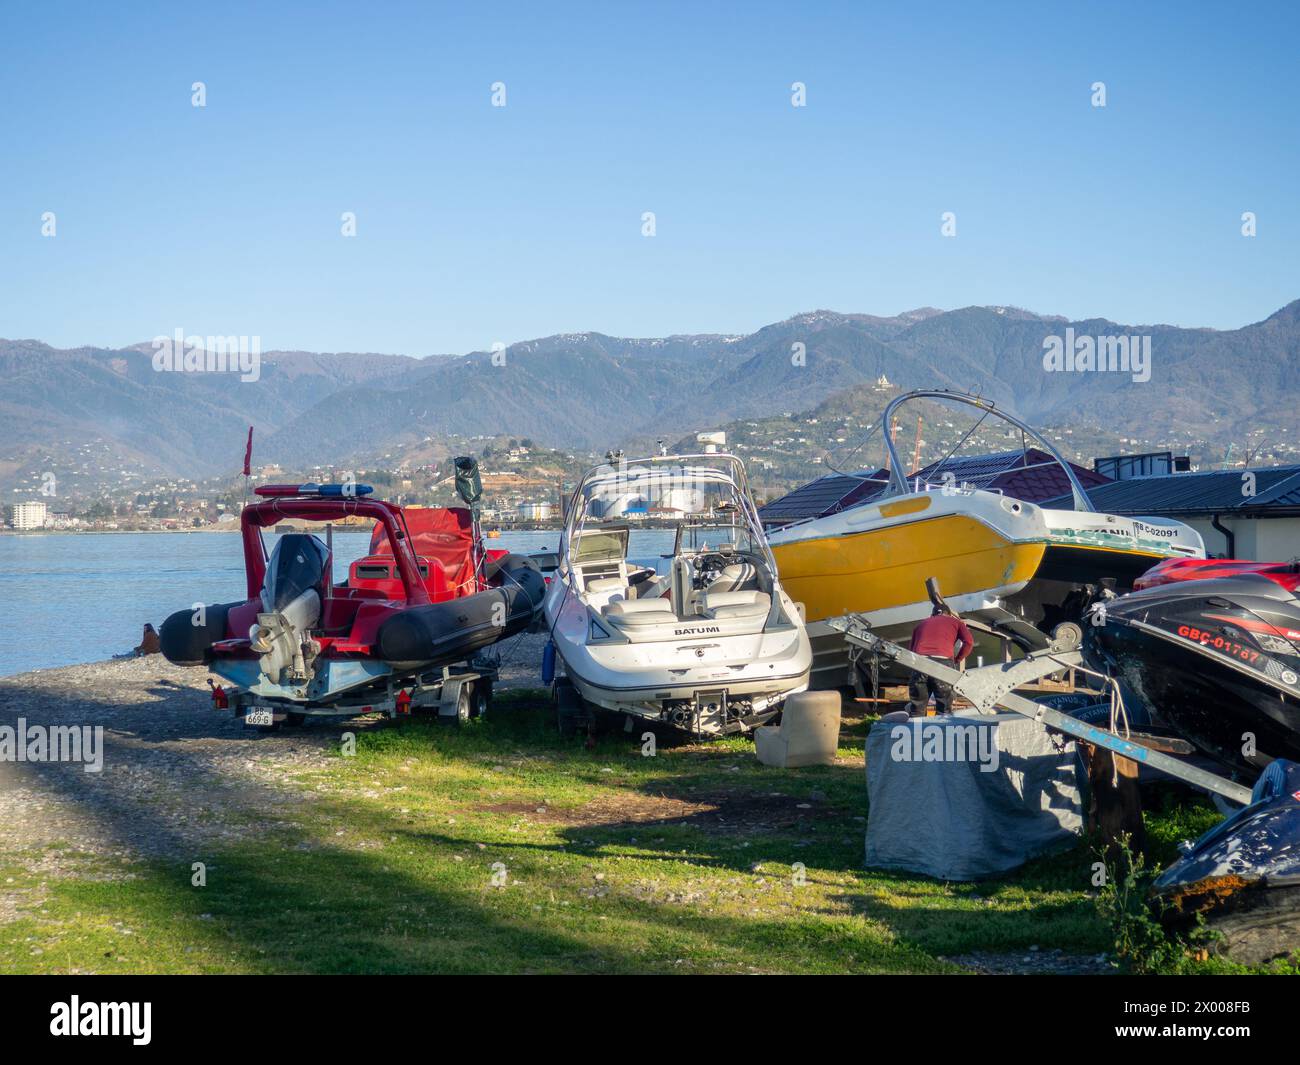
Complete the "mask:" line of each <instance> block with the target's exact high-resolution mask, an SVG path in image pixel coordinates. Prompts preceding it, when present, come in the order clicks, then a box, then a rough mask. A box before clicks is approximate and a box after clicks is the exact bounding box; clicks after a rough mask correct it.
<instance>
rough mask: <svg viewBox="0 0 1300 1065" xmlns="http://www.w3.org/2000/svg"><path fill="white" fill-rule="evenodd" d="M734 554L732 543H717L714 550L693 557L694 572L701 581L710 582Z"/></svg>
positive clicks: (734, 549)
mask: <svg viewBox="0 0 1300 1065" xmlns="http://www.w3.org/2000/svg"><path fill="white" fill-rule="evenodd" d="M735 556H736V547H735V545H734V544H719V545H718V548H717V550H716V551H707V552H704V553H702V554H699V555H696V556H695V558H694V560H693V561H694V565H695V573H696V576H697V577H699V578H700V581H701V583H703V584H706V585H707V584H711V583H712V582H713V581H715V580H716V579H717V577H718V574H719V573H721V572H722V571H723V570H724V569H726V568H727V566H729V565H730V564H731V560H732V559H733V558H735Z"/></svg>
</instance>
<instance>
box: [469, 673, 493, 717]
mask: <svg viewBox="0 0 1300 1065" xmlns="http://www.w3.org/2000/svg"><path fill="white" fill-rule="evenodd" d="M491 708H492V682H491V681H490V680H488V679H487V678H486V677H485V678H483V679H482V680H476V681H475V682H474V694H473V696H472V698H471V700H470V716H471V717H487V715H488V711H489V710H490V709H491Z"/></svg>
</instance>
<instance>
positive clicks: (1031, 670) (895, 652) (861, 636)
mask: <svg viewBox="0 0 1300 1065" xmlns="http://www.w3.org/2000/svg"><path fill="white" fill-rule="evenodd" d="M827 624H828V625H830V627H831V628H833V629H837V630H839V631H840V632H842V633H844V638H845V639H846V640H847V641H848V642H849V644H850V646H851V648H853V649H855V650H856V651H857V652H858V653H859V654H861V653H862V652H864V651H865V652H869V653H871V654H872V655H878V656H879V657H881V658H888V659H891V660H892V661H894V662H897V663H898V664H899V665H900V666H903V667H905V668H908V669H912V670H915V671H916V672H918V673H923V674H925V675H926V676H928V677H933V678H935V679H936V680H941V681H943V682H944V683H946V684H950V685H952V690H953V691H954V692H955V693H956V694H957V695H960V696H962V698H964V699H966V700H968V701H969V702H970V703H971V704H972V705H973V706H974V707H975V709H976V710H978V711H979V712H980V713H983V714H991V713H996V712H997V710H998V709H999V708H1001V709H1004V710H1010V711H1012V712H1013V713H1017V714H1023V715H1024V716H1025V717H1028V718H1031V719H1032V720H1034V721H1037V722H1038V723H1039V724H1041V725H1042V726H1043V727H1044V728H1050V729H1056V730H1057V731H1058V732H1064V733H1065V734H1066V735H1069V736H1073V737H1074V738H1075V739H1076V740H1080V741H1082V742H1084V743H1091V744H1093V745H1094V746H1096V747H1101V748H1104V749H1106V750H1108V751H1110V752H1111V753H1112V754H1115V755H1118V756H1120V757H1121V758H1128V759H1130V760H1131V761H1133V762H1137V763H1140V764H1141V765H1145V766H1150V767H1151V768H1152V769H1158V770H1160V771H1161V772H1162V773H1166V774H1168V775H1169V776H1171V777H1174V778H1176V779H1178V780H1182V781H1185V782H1186V783H1188V784H1190V785H1192V786H1193V787H1197V788H1202V789H1205V790H1206V791H1210V792H1213V793H1216V794H1218V795H1222V796H1223V797H1224V798H1226V799H1228V800H1229V801H1231V802H1234V803H1239V804H1241V805H1243V806H1245V805H1249V803H1250V801H1251V790H1250V789H1249V788H1246V787H1243V786H1242V785H1240V784H1237V783H1234V782H1233V781H1231V780H1228V779H1227V778H1225V777H1221V776H1219V775H1217V774H1215V773H1211V772H1209V771H1208V770H1205V769H1201V768H1199V767H1197V766H1194V765H1189V764H1188V763H1187V762H1184V761H1182V760H1181V759H1179V758H1176V757H1174V756H1173V755H1171V754H1166V753H1164V752H1163V751H1160V750H1156V749H1154V748H1153V747H1152V746H1149V745H1147V744H1144V743H1142V742H1139V740H1141V739H1148V741H1149V742H1150V740H1152V739H1154V738H1148V737H1141V736H1132V735H1130V736H1121V735H1119V734H1118V733H1116V732H1112V731H1111V730H1110V729H1102V728H1098V727H1096V726H1095V725H1090V724H1088V723H1087V722H1086V721H1081V720H1079V719H1078V718H1075V717H1071V716H1070V715H1069V714H1066V713H1062V712H1061V711H1060V710H1055V709H1053V708H1052V707H1050V706H1045V705H1044V704H1042V703H1036V702H1034V701H1033V700H1032V699H1026V698H1025V697H1024V696H1023V695H1017V694H1016V693H1015V689H1016V688H1018V687H1020V686H1021V685H1023V684H1029V683H1032V682H1033V681H1036V680H1041V679H1042V678H1043V677H1047V676H1050V675H1051V674H1053V673H1059V672H1061V671H1062V670H1064V669H1070V668H1073V667H1082V666H1083V664H1084V663H1083V652H1082V650H1081V647H1082V645H1083V633H1082V631H1081V630H1080V629H1079V627H1078V626H1077V625H1074V624H1069V623H1067V624H1064V625H1061V626H1059V627H1058V628H1057V630H1056V631H1055V632H1054V633H1053V636H1052V640H1051V643H1050V644H1049V645H1048V646H1047V647H1046V648H1045V649H1043V650H1040V651H1033V652H1030V653H1029V654H1027V655H1026V656H1025V657H1024V658H1018V659H1015V660H1013V661H1009V662H1001V663H995V664H993V665H988V666H979V667H977V668H975V669H967V670H959V669H954V668H952V667H951V666H949V665H946V664H944V663H943V662H938V661H935V660H934V659H933V658H927V657H926V656H924V655H918V654H914V653H913V652H912V651H909V650H907V649H906V648H905V647H900V646H899V645H898V644H895V643H890V642H889V641H888V640H884V639H881V638H880V637H879V636H877V635H876V634H875V633H873V632H872V631H871V628H870V626H869V625H868V624H867V622H866V621H865V619H864V618H863V617H862V615H860V614H846V615H844V616H843V617H838V618H831V619H830V620H829V621H828V622H827Z"/></svg>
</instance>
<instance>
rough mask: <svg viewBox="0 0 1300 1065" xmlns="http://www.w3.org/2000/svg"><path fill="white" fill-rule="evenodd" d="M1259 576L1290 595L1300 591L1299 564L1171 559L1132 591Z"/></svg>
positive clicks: (1152, 569) (1136, 583) (1136, 582)
mask: <svg viewBox="0 0 1300 1065" xmlns="http://www.w3.org/2000/svg"><path fill="white" fill-rule="evenodd" d="M1242 573H1258V574H1259V575H1260V576H1261V577H1267V578H1268V579H1269V580H1271V581H1272V582H1273V583H1275V584H1279V585H1281V586H1282V587H1283V588H1285V589H1286V590H1287V591H1289V592H1294V591H1296V590H1297V588H1300V560H1297V559H1292V560H1291V561H1290V562H1249V561H1246V560H1244V559H1232V558H1228V559H1224V558H1170V559H1166V560H1165V561H1164V562H1161V563H1160V564H1159V565H1156V566H1152V567H1151V568H1150V569H1149V570H1147V571H1146V572H1145V573H1144V574H1142V576H1141V577H1139V578H1138V579H1137V580H1136V581H1134V582H1133V590H1134V591H1138V592H1140V591H1141V590H1142V589H1144V588H1158V587H1160V585H1162V584H1173V583H1174V582H1176V581H1203V580H1209V579H1211V578H1216V577H1236V576H1238V575H1239V574H1242Z"/></svg>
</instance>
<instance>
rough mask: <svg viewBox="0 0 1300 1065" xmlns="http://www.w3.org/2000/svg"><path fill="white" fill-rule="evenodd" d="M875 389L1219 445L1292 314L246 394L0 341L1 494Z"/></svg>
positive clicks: (301, 363) (1293, 342)
mask: <svg viewBox="0 0 1300 1065" xmlns="http://www.w3.org/2000/svg"><path fill="white" fill-rule="evenodd" d="M1067 329H1072V330H1073V331H1074V335H1076V336H1093V337H1096V336H1115V335H1126V336H1149V337H1150V338H1151V351H1152V358H1151V377H1150V380H1149V381H1146V382H1140V381H1134V380H1133V379H1132V375H1130V374H1126V373H1113V372H1112V373H1099V372H1088V373H1080V372H1074V373H1070V372H1057V373H1053V372H1047V371H1045V370H1044V363H1043V353H1044V340H1045V339H1046V338H1048V337H1051V336H1058V337H1060V336H1065V335H1066V333H1065V331H1066V330H1067ZM881 375H884V376H886V377H887V378H888V379H889V380H890V381H891V382H893V383H894V384H897V385H899V386H901V387H904V388H912V387H932V388H933V387H939V388H954V389H960V390H962V391H974V392H978V393H980V394H982V395H984V396H986V397H989V398H991V399H994V400H995V401H997V402H998V403H999V404H1000V405H1002V406H1005V407H1006V408H1008V409H1010V410H1011V411H1013V412H1015V413H1017V414H1019V415H1020V416H1021V417H1023V418H1025V419H1026V420H1028V421H1030V422H1032V423H1036V424H1040V425H1064V424H1070V423H1072V422H1073V423H1076V424H1093V425H1106V426H1108V427H1111V428H1113V429H1114V430H1115V431H1117V432H1123V431H1126V430H1128V431H1134V432H1136V431H1137V430H1139V429H1140V430H1141V431H1142V433H1143V435H1144V438H1145V437H1150V436H1157V437H1163V438H1168V439H1173V440H1186V441H1196V440H1203V441H1208V442H1211V443H1218V444H1223V443H1226V442H1227V441H1229V440H1233V439H1240V438H1242V437H1244V435H1245V434H1246V433H1247V432H1250V431H1260V430H1262V431H1265V432H1266V433H1274V434H1286V433H1288V432H1292V433H1293V432H1294V430H1295V425H1296V416H1295V411H1296V407H1297V401H1298V400H1300V300H1297V301H1295V302H1293V303H1290V304H1288V305H1287V306H1286V307H1283V308H1282V309H1281V310H1279V311H1277V312H1276V313H1275V314H1273V315H1271V316H1270V317H1268V318H1267V319H1265V320H1264V321H1261V322H1256V323H1254V324H1251V325H1247V326H1244V327H1242V328H1240V329H1233V330H1213V329H1198V328H1183V327H1177V326H1168V325H1124V324H1119V323H1115V322H1110V321H1108V320H1105V319H1088V320H1083V321H1069V320H1067V319H1065V318H1062V317H1060V316H1052V315H1039V314H1034V313H1031V312H1029V311H1025V310H1021V309H1018V308H1012V307H966V308H962V309H960V310H953V311H939V310H935V309H934V308H922V309H919V310H916V311H911V312H908V313H906V314H901V315H896V316H893V317H876V316H872V315H866V314H840V313H835V312H831V311H814V312H810V313H806V314H798V315H795V316H794V317H792V318H788V319H786V320H785V321H782V322H777V323H774V324H772V325H768V326H765V327H763V328H762V329H759V330H758V331H757V332H755V333H752V334H749V335H745V336H736V335H721V334H701V335H688V336H670V337H665V338H662V339H623V338H618V337H610V336H605V335H602V334H599V333H573V334H562V335H558V336H552V337H546V338H544V339H539V340H530V341H525V342H521V343H517V344H513V345H511V346H509V347H508V348H505V349H504V350H503V351H497V352H472V353H470V354H467V355H460V356H446V355H444V356H429V357H426V358H413V357H409V356H402V355H380V354H322V353H314V352H302V351H272V352H267V353H265V354H264V355H263V356H262V360H261V367H260V375H259V377H258V379H257V380H256V381H248V382H244V381H241V380H240V378H239V375H238V374H236V373H229V372H227V373H218V372H206V373H162V372H157V371H155V369H154V367H153V351H152V347H151V345H149V344H138V345H134V346H131V347H128V348H123V349H108V348H93V347H84V348H75V349H68V350H62V349H56V348H53V347H50V346H49V345H47V344H43V343H41V342H39V341H35V340H0V379H2V380H3V381H4V388H3V392H2V393H0V484H2V483H5V482H6V481H8V480H10V479H11V478H12V477H13V476H14V475H16V474H17V473H18V472H20V471H22V470H24V469H31V468H32V465H33V463H39V462H40V461H47V462H48V461H49V456H50V455H59V454H63V453H71V452H73V451H77V450H78V449H79V450H80V451H81V452H82V453H90V452H95V453H97V454H100V455H102V456H104V461H105V462H108V463H109V465H111V464H112V462H113V461H116V462H119V463H122V464H127V465H132V466H136V465H138V466H139V468H141V469H145V470H151V471H156V472H159V473H165V474H179V475H185V476H201V475H209V474H214V473H220V472H231V471H233V470H235V469H237V468H238V466H239V464H240V461H241V460H242V455H243V445H244V438H245V434H246V432H247V428H248V426H249V425H253V426H254V427H255V428H256V458H257V461H259V462H267V461H275V462H279V463H281V464H284V465H286V466H297V467H302V466H310V465H313V464H327V463H340V462H347V461H350V460H356V459H364V458H367V457H374V456H378V455H399V454H402V453H404V452H407V451H410V450H412V449H418V448H419V447H420V446H421V444H422V443H427V442H428V441H429V440H430V439H434V440H436V439H438V438H439V437H444V436H451V435H455V436H460V437H469V436H490V435H496V434H509V435H512V436H518V437H530V438H532V439H534V440H536V441H538V442H540V443H543V444H546V445H549V446H553V447H561V448H569V449H575V450H593V449H594V450H600V451H603V450H604V449H605V448H607V447H611V446H634V445H638V444H642V443H644V442H647V441H653V440H655V439H656V438H660V437H663V438H673V437H675V436H676V435H680V434H681V433H684V432H689V431H693V430H697V429H704V428H713V427H718V426H721V425H724V424H725V423H727V422H729V421H732V420H735V419H743V418H756V417H764V416H768V415H771V414H773V413H781V412H795V411H804V410H809V409H811V408H813V407H815V406H817V405H818V404H820V403H823V402H824V401H826V400H827V399H828V398H830V397H832V396H834V395H836V394H839V393H842V392H844V391H845V390H848V389H853V388H857V387H860V386H862V385H864V384H869V383H871V382H873V381H875V380H876V379H877V378H878V377H880V376H881Z"/></svg>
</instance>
